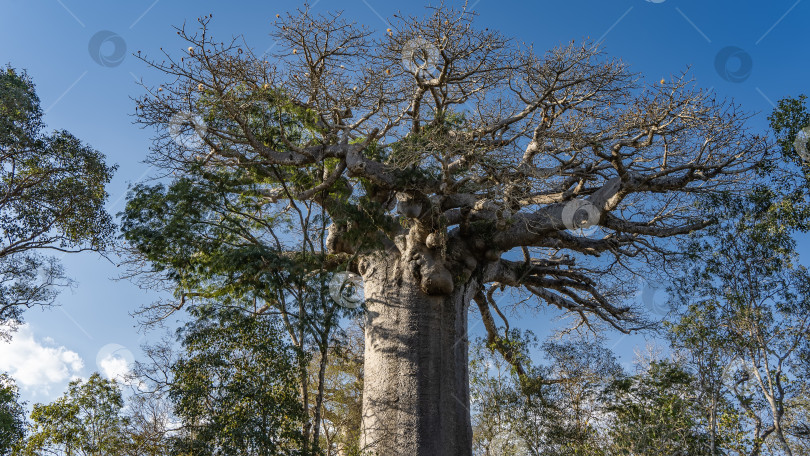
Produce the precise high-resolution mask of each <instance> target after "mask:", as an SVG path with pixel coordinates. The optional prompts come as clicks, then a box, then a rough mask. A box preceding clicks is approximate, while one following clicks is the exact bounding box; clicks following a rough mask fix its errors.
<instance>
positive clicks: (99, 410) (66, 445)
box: [21, 373, 127, 456]
mask: <svg viewBox="0 0 810 456" xmlns="http://www.w3.org/2000/svg"><path fill="white" fill-rule="evenodd" d="M123 407H124V400H123V398H122V396H121V391H120V389H119V386H118V385H117V384H116V382H115V381H114V380H106V379H104V378H102V377H101V376H100V375H99V374H98V373H94V374H93V375H91V376H90V378H89V379H88V380H87V381H86V382H83V381H81V380H74V381H72V382H70V384H69V385H68V389H67V392H66V393H65V394H64V395H63V396H62V397H60V398H58V399H57V400H56V401H54V402H52V403H50V404H47V405H43V404H35V405H34V410H33V412H31V420H32V427H31V432H30V436H29V438H28V440H27V441H26V445H25V447H24V448H23V450H22V451H21V454H22V455H31V456H33V455H39V454H68V455H83V456H84V455H86V456H90V455H92V456H100V455H116V454H125V448H126V445H127V436H126V425H127V418H126V417H125V416H124V415H123V413H122V409H123Z"/></svg>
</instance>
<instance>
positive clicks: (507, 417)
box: [471, 333, 624, 456]
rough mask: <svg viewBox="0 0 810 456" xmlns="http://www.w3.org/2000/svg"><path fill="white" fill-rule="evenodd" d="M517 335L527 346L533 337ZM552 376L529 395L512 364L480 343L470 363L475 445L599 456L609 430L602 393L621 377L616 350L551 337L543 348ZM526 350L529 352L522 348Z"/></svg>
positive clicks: (551, 455) (546, 371)
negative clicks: (556, 339)
mask: <svg viewBox="0 0 810 456" xmlns="http://www.w3.org/2000/svg"><path fill="white" fill-rule="evenodd" d="M514 340H519V341H521V342H520V343H521V345H523V346H524V349H523V350H525V347H528V346H530V345H531V343H530V342H531V340H530V339H527V338H526V337H518V335H517V333H514ZM539 348H540V355H541V357H542V358H543V359H545V360H546V361H547V363H548V364H546V365H545V366H543V367H542V368H536V369H538V370H542V372H543V376H545V377H549V378H550V377H552V376H553V377H554V380H553V381H547V382H544V384H543V385H541V386H540V387H539V389H535V390H534V391H533V392H532V393H531V394H529V395H526V390H525V389H524V388H522V386H521V382H520V380H519V378H518V375H517V373H516V372H515V371H514V369H510V366H509V364H508V363H506V362H504V361H503V360H502V359H499V358H498V357H495V356H493V352H494V349H493V348H492V347H488V348H485V346H484V344H476V346H475V350H474V355H475V356H474V357H473V361H472V366H471V373H472V379H471V388H472V394H473V398H474V403H475V406H474V409H473V410H474V414H473V423H474V440H473V443H474V448H475V450H476V454H484V455H493V456H494V455H537V456H540V455H543V456H556V455H559V456H563V455H583V456H585V455H589V456H591V455H601V454H603V453H602V452H603V449H604V447H605V440H606V438H607V435H605V433H604V431H603V430H602V429H601V428H602V424H603V423H601V422H603V420H604V418H603V416H604V410H603V408H604V404H603V403H602V402H601V399H602V396H601V395H602V392H603V390H604V389H605V388H607V387H608V386H609V385H610V384H611V383H612V382H613V381H614V380H616V379H618V378H622V377H623V375H624V374H623V372H622V369H621V367H620V366H619V365H618V364H617V363H616V361H615V359H614V357H613V355H612V353H611V352H610V351H609V350H607V349H605V348H603V347H601V346H600V345H598V344H597V343H594V342H589V341H548V342H546V343H544V344H542V345H541V346H540V347H539ZM524 354H525V355H528V353H524Z"/></svg>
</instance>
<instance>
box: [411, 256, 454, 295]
mask: <svg viewBox="0 0 810 456" xmlns="http://www.w3.org/2000/svg"><path fill="white" fill-rule="evenodd" d="M415 257H416V266H417V272H418V274H419V276H420V277H421V280H420V282H419V286H420V288H422V291H424V292H425V293H426V294H428V295H431V296H435V295H446V294H450V293H452V292H453V288H454V283H453V275H452V274H451V273H450V271H448V270H447V268H446V267H444V264H442V262H441V261H437V260H436V259H435V258H434V257H433V255H431V254H430V253H421V254H416V255H415Z"/></svg>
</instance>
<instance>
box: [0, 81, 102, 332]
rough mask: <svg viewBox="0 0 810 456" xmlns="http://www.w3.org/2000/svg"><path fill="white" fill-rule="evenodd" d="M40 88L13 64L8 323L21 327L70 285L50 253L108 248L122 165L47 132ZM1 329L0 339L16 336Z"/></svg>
mask: <svg viewBox="0 0 810 456" xmlns="http://www.w3.org/2000/svg"><path fill="white" fill-rule="evenodd" d="M43 128H44V126H43V124H42V109H41V107H40V105H39V98H38V97H37V95H36V92H35V91H34V84H33V82H32V81H31V79H30V78H29V77H28V76H27V75H26V74H25V73H20V72H17V71H16V70H14V69H12V68H11V67H7V68H5V69H4V70H2V71H1V72H0V165H2V166H0V195H2V196H0V323H11V324H14V323H15V322H19V321H21V319H22V312H23V309H25V308H30V307H32V306H45V305H49V304H51V303H52V302H53V299H54V297H55V296H56V292H55V290H54V287H55V286H59V285H66V284H67V283H68V281H67V279H66V277H65V275H64V272H63V270H62V268H61V266H60V265H59V262H58V261H56V260H55V259H54V258H51V257H47V256H44V255H43V254H42V253H41V252H44V251H48V250H50V251H54V250H55V251H62V252H78V251H82V250H99V249H102V248H103V247H105V246H106V245H107V243H108V241H109V238H110V235H111V234H112V232H113V223H112V219H111V217H110V215H109V214H107V212H106V211H105V210H104V202H105V201H106V199H107V193H106V192H105V190H104V186H105V184H107V183H108V182H109V181H110V178H111V177H112V173H113V171H114V167H109V166H107V165H105V164H104V156H103V155H102V154H101V153H100V152H98V151H96V150H94V149H92V148H91V147H90V146H88V145H85V144H83V143H82V142H81V141H80V140H79V139H77V138H76V137H74V136H73V135H71V134H70V133H68V132H67V131H64V130H60V131H55V132H53V133H50V134H46V133H44V132H43V131H42V130H43ZM8 328H9V326H7V325H2V326H0V337H2V336H8V334H7V333H6V334H4V333H3V330H7V329H8Z"/></svg>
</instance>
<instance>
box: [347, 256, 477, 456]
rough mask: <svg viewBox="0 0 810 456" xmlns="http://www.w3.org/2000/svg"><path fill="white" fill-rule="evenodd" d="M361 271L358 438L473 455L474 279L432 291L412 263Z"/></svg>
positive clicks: (428, 455)
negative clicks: (470, 315)
mask: <svg viewBox="0 0 810 456" xmlns="http://www.w3.org/2000/svg"><path fill="white" fill-rule="evenodd" d="M397 263H398V262H396V261H395V260H393V259H392V260H391V261H384V260H381V261H377V262H374V263H371V264H370V265H369V266H368V267H366V268H365V270H364V271H363V276H364V289H365V298H366V306H367V310H368V312H367V317H366V335H365V343H366V344H365V366H364V389H363V436H362V439H361V447H362V448H364V450H365V451H366V452H367V453H364V454H379V455H385V456H388V455H406V456H437V455H441V456H470V455H471V454H472V428H471V425H470V409H469V404H470V397H469V396H470V395H469V374H468V352H467V351H468V340H467V309H468V305H469V302H470V300H471V298H472V293H473V288H474V286H473V285H474V283H470V282H469V281H468V283H466V284H459V283H456V284H455V285H454V286H453V290H452V292H450V293H445V294H441V295H434V296H430V295H428V294H426V293H425V292H424V291H423V289H424V288H425V287H424V280H422V282H421V284H422V286H421V287H420V282H419V281H418V280H417V278H416V277H418V274H417V276H416V277H415V276H414V274H413V273H412V272H413V271H414V265H412V264H397Z"/></svg>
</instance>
